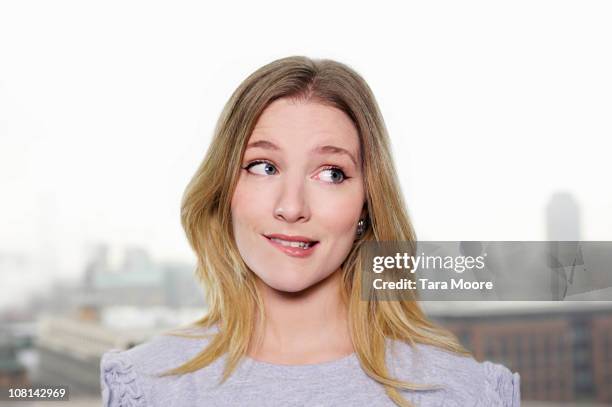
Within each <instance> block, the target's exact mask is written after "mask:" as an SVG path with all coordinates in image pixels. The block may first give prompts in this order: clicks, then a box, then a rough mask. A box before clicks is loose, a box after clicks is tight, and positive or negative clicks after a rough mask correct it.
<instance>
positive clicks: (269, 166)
mask: <svg viewBox="0 0 612 407" xmlns="http://www.w3.org/2000/svg"><path fill="white" fill-rule="evenodd" d="M261 164H265V166H264V171H266V170H267V169H270V168H274V169H275V170H276V167H274V165H273V164H271V163H269V162H267V161H253V162H252V163H249V164H248V165H247V166H246V167H244V169H245V170H247V171H249V170H250V169H251V168H253V167H257V166H259V165H261ZM266 174H268V173H266V172H264V173H263V174H259V175H266ZM268 175H272V174H268Z"/></svg>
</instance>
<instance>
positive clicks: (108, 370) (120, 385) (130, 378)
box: [100, 349, 146, 407]
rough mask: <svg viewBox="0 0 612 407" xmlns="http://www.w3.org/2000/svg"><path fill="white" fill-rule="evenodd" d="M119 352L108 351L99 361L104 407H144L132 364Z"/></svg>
mask: <svg viewBox="0 0 612 407" xmlns="http://www.w3.org/2000/svg"><path fill="white" fill-rule="evenodd" d="M121 352H122V351H120V350H116V349H113V350H110V351H108V352H106V353H104V355H102V359H101V360H100V386H101V389H102V405H103V406H104V407H141V406H146V402H145V397H144V393H143V391H142V389H141V388H140V386H139V385H138V381H137V378H138V376H137V374H136V372H135V371H134V367H133V365H132V363H131V362H130V361H129V360H127V358H126V357H124V356H122V355H121Z"/></svg>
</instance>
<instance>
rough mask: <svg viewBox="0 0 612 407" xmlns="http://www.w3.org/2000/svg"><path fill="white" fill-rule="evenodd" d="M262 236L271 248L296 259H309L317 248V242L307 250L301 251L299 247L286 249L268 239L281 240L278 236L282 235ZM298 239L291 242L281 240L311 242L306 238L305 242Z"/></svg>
mask: <svg viewBox="0 0 612 407" xmlns="http://www.w3.org/2000/svg"><path fill="white" fill-rule="evenodd" d="M262 236H263V238H264V239H266V240H267V241H268V242H270V244H271V245H272V246H274V247H276V248H277V249H278V250H280V251H282V252H283V253H285V254H286V255H288V256H291V257H297V258H305V257H309V256H310V255H312V254H313V253H314V251H315V249H316V248H317V247H318V246H319V242H318V241H316V243H315V244H313V245H312V246H310V247H309V248H308V249H301V248H299V247H287V246H283V245H282V244H280V243H277V242H275V241H274V240H272V239H271V238H270V237H275V238H278V239H281V238H280V237H278V236H282V235H269V236H270V237H267V236H265V235H262ZM293 237H294V238H295V237H296V236H293ZM298 237H299V239H293V240H290V239H283V240H289V241H300V242H312V241H313V240H310V239H308V238H306V239H305V240H300V239H304V237H300V236H298Z"/></svg>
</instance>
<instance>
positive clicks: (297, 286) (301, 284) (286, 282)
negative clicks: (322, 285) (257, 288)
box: [261, 276, 314, 293]
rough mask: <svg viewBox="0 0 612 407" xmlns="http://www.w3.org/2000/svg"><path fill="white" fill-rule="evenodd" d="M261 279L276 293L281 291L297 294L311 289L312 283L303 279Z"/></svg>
mask: <svg viewBox="0 0 612 407" xmlns="http://www.w3.org/2000/svg"><path fill="white" fill-rule="evenodd" d="M297 277H298V278H295V279H293V278H285V279H279V278H266V279H263V278H261V280H262V282H263V283H264V284H265V285H267V286H268V287H270V288H273V289H275V290H276V291H282V292H287V293H298V292H300V291H303V290H305V289H307V288H309V287H311V286H312V285H313V284H314V282H312V281H310V280H307V279H304V278H299V276H297Z"/></svg>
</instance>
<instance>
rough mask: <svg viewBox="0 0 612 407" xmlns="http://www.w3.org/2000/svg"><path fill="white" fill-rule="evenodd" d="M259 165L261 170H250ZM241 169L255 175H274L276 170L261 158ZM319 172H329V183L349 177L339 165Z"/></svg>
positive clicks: (339, 181)
mask: <svg viewBox="0 0 612 407" xmlns="http://www.w3.org/2000/svg"><path fill="white" fill-rule="evenodd" d="M259 166H261V168H262V170H259V172H253V171H251V168H255V167H259ZM243 169H244V170H247V171H249V172H251V173H254V174H257V175H274V174H276V171H277V170H276V167H275V166H274V164H272V163H270V162H268V161H262V160H256V161H253V162H250V163H249V164H247V165H246V166H245V167H243ZM262 171H263V172H262ZM268 171H270V172H268ZM321 172H322V173H324V172H327V173H331V176H330V180H331V182H328V183H331V184H341V183H343V182H344V181H346V180H347V179H348V178H349V177H347V176H346V174H345V173H344V171H342V169H341V168H340V167H336V166H328V167H325V168H324V169H323V170H322V171H321Z"/></svg>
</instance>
